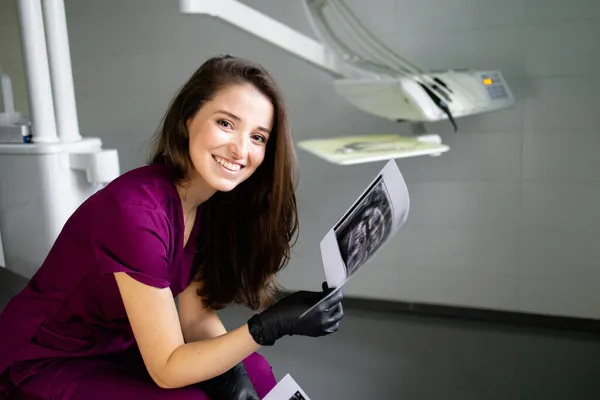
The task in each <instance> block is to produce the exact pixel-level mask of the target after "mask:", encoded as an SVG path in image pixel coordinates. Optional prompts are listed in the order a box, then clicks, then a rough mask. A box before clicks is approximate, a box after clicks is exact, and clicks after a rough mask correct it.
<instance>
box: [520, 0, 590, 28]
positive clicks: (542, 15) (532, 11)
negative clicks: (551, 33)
mask: <svg viewBox="0 0 600 400" xmlns="http://www.w3.org/2000/svg"><path fill="white" fill-rule="evenodd" d="M523 4H524V5H525V21H526V22H528V23H537V22H560V21H570V20H576V19H587V18H600V2H598V1H597V0H571V1H564V0H527V1H523Z"/></svg>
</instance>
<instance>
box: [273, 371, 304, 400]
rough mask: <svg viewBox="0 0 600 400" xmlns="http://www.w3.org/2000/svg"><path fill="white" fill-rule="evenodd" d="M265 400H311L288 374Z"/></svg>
mask: <svg viewBox="0 0 600 400" xmlns="http://www.w3.org/2000/svg"><path fill="white" fill-rule="evenodd" d="M263 400H310V399H309V398H308V396H307V395H306V393H304V391H303V390H302V389H301V388H300V386H298V384H297V383H296V381H295V380H294V379H293V378H292V377H291V376H290V374H287V375H286V376H284V377H283V379H282V380H280V381H279V382H277V385H276V386H275V387H274V388H273V389H272V390H271V391H270V392H269V394H267V395H266V396H265V397H264V399H263Z"/></svg>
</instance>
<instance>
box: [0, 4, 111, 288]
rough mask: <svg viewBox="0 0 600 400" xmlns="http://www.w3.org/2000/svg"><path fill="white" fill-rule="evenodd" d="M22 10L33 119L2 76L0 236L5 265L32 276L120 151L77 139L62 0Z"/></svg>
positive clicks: (96, 140)
mask: <svg viewBox="0 0 600 400" xmlns="http://www.w3.org/2000/svg"><path fill="white" fill-rule="evenodd" d="M17 5H18V8H17V10H18V15H19V25H20V32H21V44H22V48H23V56H24V66H25V72H26V77H27V90H28V99H29V108H30V113H31V118H25V117H23V116H22V115H21V113H19V112H18V111H17V110H15V108H14V101H13V94H12V85H11V81H10V78H9V77H8V76H7V75H6V74H2V75H1V76H0V78H1V83H2V97H3V103H4V112H2V113H0V231H1V232H2V245H3V246H2V248H3V252H4V261H5V263H6V265H5V267H6V268H7V269H10V270H13V271H15V272H17V273H18V274H20V275H23V276H25V277H31V276H32V275H33V274H34V273H35V271H36V270H37V269H38V268H39V266H40V265H41V263H42V262H43V260H44V258H45V257H46V255H47V254H48V251H49V250H50V248H51V246H52V244H53V243H54V240H55V239H56V237H57V235H58V233H59V232H60V230H61V229H62V227H63V225H64V223H65V222H66V220H67V219H68V217H69V216H70V215H71V214H72V213H73V212H74V211H75V209H76V208H77V207H78V206H79V205H80V204H81V203H82V202H83V201H84V200H85V199H87V198H88V197H89V196H91V195H92V194H93V193H94V192H96V191H97V190H98V189H99V188H101V187H102V186H103V185H104V184H106V183H108V182H110V181H111V180H112V179H114V178H115V177H117V176H118V175H119V173H120V168H119V159H118V154H117V151H116V150H114V149H104V148H103V147H102V142H101V140H100V139H99V138H84V137H82V136H81V135H80V132H79V123H78V119H77V108H76V103H75V95H74V89H73V76H72V71H71V58H70V52H69V42H68V34H67V24H66V16H65V9H64V2H63V0H43V1H41V0H18V1H17ZM42 5H43V6H42Z"/></svg>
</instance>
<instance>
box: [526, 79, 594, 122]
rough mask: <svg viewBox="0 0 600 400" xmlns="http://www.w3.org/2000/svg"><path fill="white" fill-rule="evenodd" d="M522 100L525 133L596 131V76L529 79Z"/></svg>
mask: <svg viewBox="0 0 600 400" xmlns="http://www.w3.org/2000/svg"><path fill="white" fill-rule="evenodd" d="M530 88H531V91H530V93H529V94H528V96H527V97H526V98H525V111H524V118H523V119H524V129H525V131H531V132H534V131H537V132H544V131H558V132H564V131H591V130H596V129H597V128H598V118H597V117H598V99H597V98H598V93H600V76H586V77H583V76H582V77H552V78H535V79H531V84H530Z"/></svg>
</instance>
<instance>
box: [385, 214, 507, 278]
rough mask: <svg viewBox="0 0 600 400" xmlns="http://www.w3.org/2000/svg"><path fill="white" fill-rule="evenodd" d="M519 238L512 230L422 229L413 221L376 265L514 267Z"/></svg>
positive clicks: (400, 233) (491, 268)
mask: <svg viewBox="0 0 600 400" xmlns="http://www.w3.org/2000/svg"><path fill="white" fill-rule="evenodd" d="M517 244H518V237H517V233H516V231H515V230H514V229H502V228H493V229H486V228H441V227H432V228H421V227H419V226H413V225H412V222H409V223H407V225H406V227H405V228H404V229H402V230H401V231H400V232H398V234H397V236H396V237H394V239H392V241H390V243H389V246H386V247H384V248H383V249H382V250H381V253H382V254H381V256H380V258H379V260H378V263H379V264H383V265H386V264H389V266H390V267H393V266H398V265H406V266H411V267H427V268H430V269H435V270H439V271H444V270H456V269H465V268H466V269H475V270H485V271H503V270H506V269H510V270H511V271H514V270H515V269H516V261H517Z"/></svg>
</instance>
